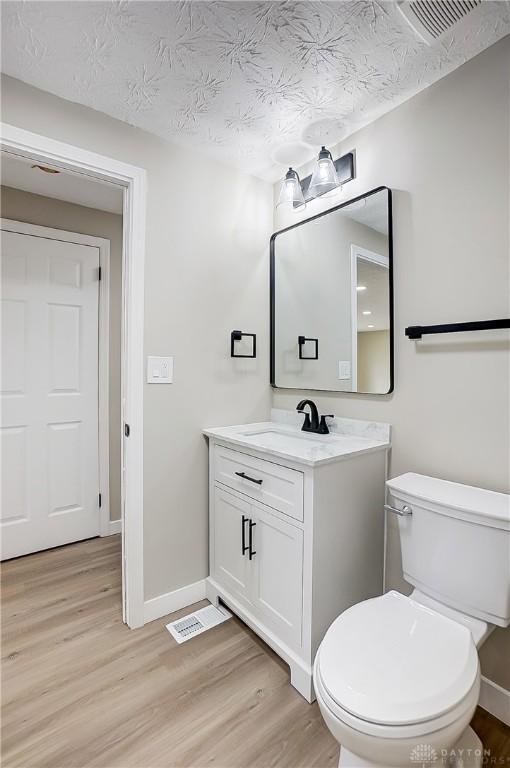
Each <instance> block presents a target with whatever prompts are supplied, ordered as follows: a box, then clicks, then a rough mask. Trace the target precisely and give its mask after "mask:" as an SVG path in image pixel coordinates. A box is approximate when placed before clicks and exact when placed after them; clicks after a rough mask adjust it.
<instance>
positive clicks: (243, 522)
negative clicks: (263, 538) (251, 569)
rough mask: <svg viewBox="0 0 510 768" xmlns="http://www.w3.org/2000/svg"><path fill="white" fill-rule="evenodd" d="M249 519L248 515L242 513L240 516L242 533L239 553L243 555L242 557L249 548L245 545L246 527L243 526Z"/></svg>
mask: <svg viewBox="0 0 510 768" xmlns="http://www.w3.org/2000/svg"><path fill="white" fill-rule="evenodd" d="M249 519H250V518H249V517H245V516H244V515H243V518H242V521H241V526H242V528H241V530H242V533H241V554H242V555H243V557H244V554H245V552H247V551H248V549H249V547H247V546H246V528H245V525H246V523H247V522H248V520H249Z"/></svg>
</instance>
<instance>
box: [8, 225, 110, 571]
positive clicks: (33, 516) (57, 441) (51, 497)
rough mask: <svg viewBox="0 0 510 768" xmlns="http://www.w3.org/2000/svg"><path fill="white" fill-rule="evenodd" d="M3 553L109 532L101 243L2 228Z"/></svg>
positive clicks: (37, 547) (34, 548) (67, 541)
mask: <svg viewBox="0 0 510 768" xmlns="http://www.w3.org/2000/svg"><path fill="white" fill-rule="evenodd" d="M1 246H2V253H1V276H2V296H1V298H2V326H1V343H2V371H1V425H0V426H1V453H2V498H1V501H2V507H1V518H0V534H1V555H2V559H5V558H9V557H16V556H18V555H24V554H27V553H29V552H36V551H38V550H42V549H48V548H49V547H55V546H59V545H61V544H67V543H69V542H72V541H78V540H80V539H85V538H88V537H91V536H97V534H98V533H99V508H98V485H99V478H98V285H99V284H98V266H99V249H98V248H96V247H92V246H87V245H77V244H75V243H67V242H63V241H59V240H53V239H49V238H45V237H35V236H33V235H26V234H20V233H14V232H7V231H5V230H3V231H2V232H1Z"/></svg>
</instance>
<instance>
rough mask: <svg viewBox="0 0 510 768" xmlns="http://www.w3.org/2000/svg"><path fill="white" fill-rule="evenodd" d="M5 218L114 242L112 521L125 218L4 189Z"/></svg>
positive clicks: (114, 515) (116, 499)
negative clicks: (123, 222)
mask: <svg viewBox="0 0 510 768" xmlns="http://www.w3.org/2000/svg"><path fill="white" fill-rule="evenodd" d="M0 192H1V214H2V216H3V217H4V218H6V219H14V221H24V222H28V223H29V224H37V225H39V226H41V227H51V228H52V229H64V230H67V231H68V232H80V233H81V234H83V235H95V236H96V237H104V238H106V239H107V240H109V241H110V349H109V374H110V402H109V415H110V419H109V420H110V441H109V447H110V520H119V519H120V516H121V511H120V441H121V437H120V435H121V423H120V421H121V418H120V417H121V409H120V335H121V330H120V329H121V308H122V216H120V215H119V214H115V213H106V212H105V211H98V210H96V209H95V208H88V207H87V206H84V205H75V204H74V203H67V202H63V201H62V200H56V199H55V198H52V197H45V196H44V195H34V194H31V193H30V192H23V191H22V190H20V189H13V188H12V187H4V186H2V187H0Z"/></svg>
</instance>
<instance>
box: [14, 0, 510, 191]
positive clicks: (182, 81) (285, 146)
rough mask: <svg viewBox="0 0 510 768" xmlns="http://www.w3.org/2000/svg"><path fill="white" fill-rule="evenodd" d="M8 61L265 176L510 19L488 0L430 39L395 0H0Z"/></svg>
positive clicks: (457, 58)
mask: <svg viewBox="0 0 510 768" xmlns="http://www.w3.org/2000/svg"><path fill="white" fill-rule="evenodd" d="M1 10H2V19H3V25H2V37H3V40H2V42H3V46H2V47H3V51H2V70H3V71H4V72H6V73H7V74H9V75H12V76H13V77H17V78H19V79H21V80H24V81H25V82H27V83H30V84H32V85H35V86H37V87H38V88H42V89H43V90H46V91H50V92H51V93H54V94H57V95H58V96H62V97H63V98H65V99H69V100H71V101H76V102H79V103H80V104H84V105H86V106H89V107H92V108H94V109H96V110H100V111H102V112H105V113H107V114H109V115H111V116H113V117H116V118H119V119H121V120H124V121H126V122H128V123H130V124H132V125H136V126H138V127H140V128H144V129H146V130H148V131H151V132H152V133H155V134H157V135H158V136H161V137H163V138H166V139H169V140H172V141H177V142H178V143H181V144H184V145H186V146H191V147H197V148H200V149H201V150H202V151H205V152H208V153H209V154H211V155H213V156H214V157H216V158H218V159H220V160H223V161H225V162H228V163H231V164H234V165H236V166H238V167H241V168H243V169H245V170H246V171H248V172H250V173H254V174H256V175H258V176H262V177H263V178H267V179H274V178H276V177H278V176H279V175H281V172H282V166H281V165H280V164H278V162H276V160H280V161H281V162H283V163H285V164H287V163H292V164H295V165H299V164H300V163H302V162H304V161H305V160H308V159H310V157H311V156H313V154H314V153H315V151H316V146H317V145H318V144H319V143H321V142H323V141H324V142H325V143H328V144H334V143H336V142H337V141H339V140H340V139H342V138H343V137H345V136H346V135H348V134H349V133H352V131H353V130H355V129H356V128H358V127H359V126H361V125H364V124H366V123H367V122H369V121H371V120H373V119H374V118H376V117H378V116H379V115H381V114H382V113H384V112H386V111H388V110H389V109H391V108H392V107H394V106H395V105H396V104H398V103H400V102H402V101H403V100H404V99H406V98H408V97H409V96H411V95H413V94H414V93H417V92H418V91H420V90H422V89H423V88H425V87H426V86H428V85H430V84H431V83H433V82H435V81H436V80H438V79H439V78H441V77H443V76H444V75H446V74H447V73H448V72H450V71H452V70H453V69H455V68H456V67H458V66H460V65H461V64H463V63H464V62H465V61H467V60H468V59H470V58H472V57H473V56H475V55H476V54H477V53H479V52H480V51H482V50H483V49H484V48H487V47H488V46H489V45H491V44H492V43H495V42H496V41H497V40H499V39H500V38H502V37H504V35H505V34H508V33H509V32H510V16H509V3H508V2H503V1H499V0H496V2H490V1H488V0H487V1H486V2H482V4H481V5H480V6H478V7H477V8H476V9H475V10H474V11H472V12H471V13H470V14H469V15H468V16H466V17H465V18H464V19H463V20H462V21H461V22H459V23H458V24H457V25H456V26H455V27H453V29H452V31H451V32H450V33H447V34H446V36H445V37H444V38H443V39H442V40H441V41H436V42H435V43H434V44H433V45H432V46H430V47H429V46H427V45H426V44H424V43H423V42H421V41H420V39H419V38H418V37H417V36H416V34H415V33H414V32H413V31H412V30H411V28H410V27H409V26H407V24H406V22H405V21H404V19H403V18H402V17H401V15H400V13H399V11H398V8H397V7H396V3H394V2H382V1H381V2H378V1H377V0H375V1H372V0H356V1H351V0H344V1H341V2H321V1H320V0H318V1H316V2H291V1H290V0H285V1H284V2H278V1H277V2H207V1H205V2H188V1H186V2H151V0H145V1H144V2H138V1H133V2H81V0H74V1H70V0H67V1H66V2H45V1H42V0H41V1H39V2H30V1H29V0H26V1H25V2H21V1H18V2H12V1H11V0H7V1H5V0H4V2H2V3H1Z"/></svg>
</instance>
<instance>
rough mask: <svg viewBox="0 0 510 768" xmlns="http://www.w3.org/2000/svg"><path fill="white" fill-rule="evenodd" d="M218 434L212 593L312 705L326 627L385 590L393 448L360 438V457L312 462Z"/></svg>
mask: <svg viewBox="0 0 510 768" xmlns="http://www.w3.org/2000/svg"><path fill="white" fill-rule="evenodd" d="M252 426H253V425H252ZM229 429H235V428H229ZM221 431H222V430H206V431H205V433H206V434H207V435H208V436H209V443H210V448H209V455H210V528H209V537H210V575H209V578H208V579H207V597H208V599H209V600H210V601H211V602H213V603H216V602H217V601H218V599H221V600H222V601H223V602H224V603H225V604H226V605H227V606H228V607H229V608H230V609H231V610H232V611H233V612H234V613H236V614H237V615H238V616H239V617H240V618H241V619H242V620H243V621H245V623H246V624H248V625H249V626H250V627H251V628H252V629H253V630H254V631H255V632H256V633H257V634H258V635H260V637H261V638H262V639H263V640H265V641H266V642H267V643H268V644H269V645H270V646H271V647H272V648H273V649H274V650H275V651H276V652H277V653H278V654H279V655H280V656H281V657H282V658H283V659H284V660H285V661H286V662H287V663H288V664H289V666H290V670H291V682H292V684H293V685H294V686H295V687H296V688H297V690H298V691H299V692H300V693H301V694H302V695H303V696H304V697H305V698H306V699H307V700H308V701H313V699H314V693H313V685H312V665H313V659H314V657H315V653H316V651H317V648H318V645H319V643H320V641H321V640H322V637H323V636H324V633H325V632H326V630H327V628H328V627H329V625H330V624H331V622H332V621H333V620H334V619H335V618H336V617H337V616H338V615H339V614H340V613H341V612H342V611H343V610H345V609H346V608H348V607H349V606H351V605H353V604H354V603H356V602H359V601H360V600H364V599H366V598H369V597H375V596H376V595H379V594H381V592H382V570H383V547H384V513H383V505H384V483H385V479H386V450H385V449H386V448H387V447H388V443H387V442H386V443H385V442H384V441H375V442H374V441H372V442H370V441H367V445H365V443H364V442H363V440H362V441H361V449H360V448H359V445H360V443H359V440H358V442H357V443H356V445H357V446H358V450H356V451H355V452H347V453H346V452H345V451H344V452H343V453H341V455H340V456H338V457H335V458H331V457H326V458H324V457H322V460H321V457H320V455H319V456H318V458H316V459H315V460H313V459H310V463H307V461H306V460H304V459H303V458H302V457H295V456H291V457H289V456H288V455H287V456H286V457H285V458H284V457H283V456H282V455H281V452H278V451H274V450H271V451H269V450H267V449H265V448H263V447H262V446H256V445H251V444H243V443H242V441H237V442H231V441H230V440H229V439H228V436H225V435H223V436H222V435H219V434H218V433H220V432H221ZM234 440H235V438H234ZM333 440H334V438H332V441H333ZM298 445H300V444H298ZM367 446H371V447H367ZM313 447H314V443H313V441H312V448H313ZM312 453H314V452H313V451H312ZM315 454H316V455H317V451H315Z"/></svg>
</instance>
